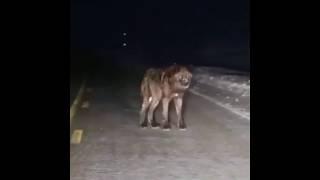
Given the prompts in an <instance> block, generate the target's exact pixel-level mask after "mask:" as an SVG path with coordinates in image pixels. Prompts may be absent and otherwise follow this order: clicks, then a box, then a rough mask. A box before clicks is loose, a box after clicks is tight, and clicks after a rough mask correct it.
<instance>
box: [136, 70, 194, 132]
mask: <svg viewBox="0 0 320 180" xmlns="http://www.w3.org/2000/svg"><path fill="white" fill-rule="evenodd" d="M191 79H192V73H191V72H190V71H189V70H188V69H187V68H186V67H185V66H180V65H172V66H169V67H167V68H165V69H155V68H150V69H148V70H147V71H146V73H145V75H144V77H143V80H142V83H141V95H142V97H143V102H142V107H141V111H140V125H141V126H142V127H147V126H148V125H149V126H151V127H154V128H156V127H158V126H159V125H161V127H162V128H163V129H169V128H170V122H169V119H168V108H169V103H170V102H171V100H173V101H174V104H175V109H176V112H177V116H178V121H177V123H178V124H177V126H178V127H179V128H180V129H185V128H186V124H185V122H184V118H183V116H182V105H183V97H184V93H185V91H186V90H187V89H188V88H189V86H190V83H191ZM160 101H162V109H163V112H162V115H163V120H162V122H161V124H159V123H157V121H156V120H155V119H154V111H155V109H156V108H157V106H158V105H159V103H160ZM146 115H147V117H146Z"/></svg>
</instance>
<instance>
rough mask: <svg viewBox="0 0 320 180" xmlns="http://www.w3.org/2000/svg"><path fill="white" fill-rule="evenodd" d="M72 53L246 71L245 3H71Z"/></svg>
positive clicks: (236, 0) (83, 0) (133, 0)
mask: <svg viewBox="0 0 320 180" xmlns="http://www.w3.org/2000/svg"><path fill="white" fill-rule="evenodd" d="M124 32H125V33H127V36H123V33H124ZM123 43H127V46H125V47H123ZM71 49H83V50H90V51H92V52H95V53H97V54H100V55H101V54H102V55H104V54H107V53H112V52H121V54H127V55H128V57H130V56H132V57H131V58H130V59H131V61H132V62H135V60H136V61H137V62H138V61H139V62H141V61H143V62H148V61H149V62H151V61H158V62H160V61H162V62H170V61H175V62H178V63H179V62H181V63H192V64H200V65H216V66H225V67H231V68H237V69H243V70H249V67H250V62H249V59H250V56H249V52H250V49H249V1H248V0H220V1H216V0H208V1H201V0H198V1H196V0H193V1H173V0H171V1H165V0H162V1H154V0H146V1H139V0H131V1H129V0H127V1H125V0H100V1H97V0H77V1H76V0H71ZM135 57H136V58H135ZM137 59H139V60H137Z"/></svg>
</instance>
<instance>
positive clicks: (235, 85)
mask: <svg viewBox="0 0 320 180" xmlns="http://www.w3.org/2000/svg"><path fill="white" fill-rule="evenodd" d="M190 92H191V93H193V94H195V95H197V96H200V97H202V98H204V99H207V100H208V101H211V102H214V103H215V104H217V105H219V106H221V107H223V108H225V109H227V110H228V111H231V112H232V113H234V114H236V115H238V116H240V117H242V118H244V119H247V120H250V76H249V75H248V74H244V73H241V72H237V71H231V70H227V69H222V68H210V67H196V68H195V69H194V71H193V85H192V87H191V89H190Z"/></svg>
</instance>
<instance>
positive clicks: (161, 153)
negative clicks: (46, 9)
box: [70, 67, 250, 180]
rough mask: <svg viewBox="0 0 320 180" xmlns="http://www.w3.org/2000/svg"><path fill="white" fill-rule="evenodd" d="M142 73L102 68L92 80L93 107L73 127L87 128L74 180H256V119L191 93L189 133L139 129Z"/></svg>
mask: <svg viewBox="0 0 320 180" xmlns="http://www.w3.org/2000/svg"><path fill="white" fill-rule="evenodd" d="M104 68H106V69H107V67H104ZM142 74H143V70H140V69H139V70H138V69H136V68H133V67H128V68H125V69H117V70H116V69H113V71H112V72H109V71H107V70H103V67H101V69H100V71H99V72H97V73H96V74H95V76H94V77H93V78H91V79H89V82H88V83H89V87H90V88H92V91H91V92H87V93H86V95H85V100H88V102H89V104H90V105H89V108H85V109H80V111H79V112H78V114H77V115H76V117H75V119H74V122H73V124H72V128H71V132H70V133H72V132H73V130H74V129H82V130H83V137H82V140H81V143H80V144H76V145H73V144H72V145H70V148H71V149H70V168H71V169H70V179H71V180H113V179H115V180H127V179H132V180H133V179H137V180H144V179H146V180H160V179H165V180H179V179H181V180H188V179H190V180H191V179H192V180H209V179H210V180H213V179H214V180H233V179H234V180H249V179H250V121H248V120H246V119H244V118H242V117H241V116H238V115H236V114H234V113H231V112H230V111H228V110H227V109H224V108H223V107H221V106H218V105H216V104H215V103H213V102H210V101H208V100H206V99H204V98H202V97H200V96H197V95H195V94H192V93H188V94H187V97H186V100H185V112H184V116H185V120H186V123H187V130H186V131H180V130H178V129H176V128H175V127H173V129H172V130H171V131H162V130H160V129H156V130H154V129H141V128H139V127H138V123H139V108H140V103H141V99H140V96H139V84H140V80H141V78H142ZM171 110H172V111H171V120H172V121H173V122H174V120H175V117H176V116H175V114H174V111H173V106H172V107H171ZM160 111H161V106H159V108H158V110H157V112H156V118H157V120H160V118H161V112H160Z"/></svg>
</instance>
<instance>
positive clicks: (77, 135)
mask: <svg viewBox="0 0 320 180" xmlns="http://www.w3.org/2000/svg"><path fill="white" fill-rule="evenodd" d="M82 134H83V130H82V129H77V130H74V131H73V134H72V137H71V144H80V143H81V139H82Z"/></svg>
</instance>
